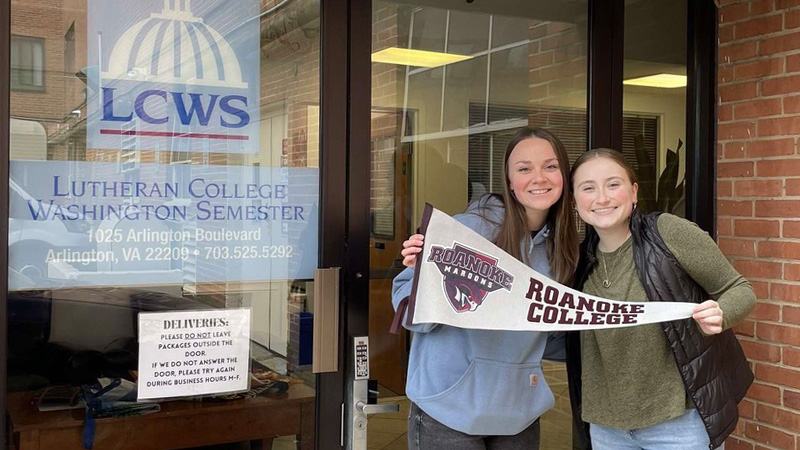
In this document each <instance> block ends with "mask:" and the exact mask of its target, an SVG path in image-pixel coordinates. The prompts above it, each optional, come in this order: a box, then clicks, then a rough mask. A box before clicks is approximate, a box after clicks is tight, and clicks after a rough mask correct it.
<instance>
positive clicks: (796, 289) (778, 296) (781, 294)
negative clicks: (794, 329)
mask: <svg viewBox="0 0 800 450" xmlns="http://www.w3.org/2000/svg"><path fill="white" fill-rule="evenodd" d="M775 278H779V277H775ZM769 289H770V290H769V295H770V297H772V298H773V299H774V300H783V301H785V302H792V303H800V285H796V284H783V283H774V282H773V283H772V285H771V286H770V288H769ZM798 331H800V330H798Z"/></svg>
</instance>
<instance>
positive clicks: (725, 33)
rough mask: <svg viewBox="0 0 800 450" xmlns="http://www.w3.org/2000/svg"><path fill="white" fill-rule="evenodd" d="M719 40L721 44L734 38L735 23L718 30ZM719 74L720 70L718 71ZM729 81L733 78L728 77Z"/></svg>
mask: <svg viewBox="0 0 800 450" xmlns="http://www.w3.org/2000/svg"><path fill="white" fill-rule="evenodd" d="M717 40H719V43H720V44H727V43H728V42H731V41H732V40H733V25H728V26H720V27H719V31H717ZM717 75H719V72H717ZM727 80H728V81H730V80H731V79H730V78H728V79H727Z"/></svg>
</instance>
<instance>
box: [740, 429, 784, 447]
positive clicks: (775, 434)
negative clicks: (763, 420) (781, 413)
mask: <svg viewBox="0 0 800 450" xmlns="http://www.w3.org/2000/svg"><path fill="white" fill-rule="evenodd" d="M745 435H746V436H747V437H749V438H751V439H755V440H756V441H758V442H761V443H764V444H769V445H771V446H773V447H777V448H784V449H788V448H793V447H794V436H792V435H791V434H789V433H786V432H783V431H780V430H776V429H775V428H770V427H767V426H764V425H762V424H760V423H759V424H757V423H748V424H747V426H746V431H745Z"/></svg>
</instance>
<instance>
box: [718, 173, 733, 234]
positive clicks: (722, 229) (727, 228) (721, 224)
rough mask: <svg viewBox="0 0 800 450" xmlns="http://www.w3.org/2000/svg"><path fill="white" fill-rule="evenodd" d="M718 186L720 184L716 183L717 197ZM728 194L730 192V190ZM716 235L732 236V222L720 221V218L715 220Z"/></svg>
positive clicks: (728, 220)
mask: <svg viewBox="0 0 800 450" xmlns="http://www.w3.org/2000/svg"><path fill="white" fill-rule="evenodd" d="M723 183H724V182H723ZM727 183H730V182H727ZM719 185H720V182H717V195H719ZM728 192H730V190H729V191H728ZM717 235H718V236H732V235H733V220H732V219H720V218H717Z"/></svg>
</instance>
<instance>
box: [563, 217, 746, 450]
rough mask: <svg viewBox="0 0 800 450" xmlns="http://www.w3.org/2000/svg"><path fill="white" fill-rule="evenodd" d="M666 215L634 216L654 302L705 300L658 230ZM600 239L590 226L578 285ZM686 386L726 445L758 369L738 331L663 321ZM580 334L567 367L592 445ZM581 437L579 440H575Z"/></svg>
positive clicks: (641, 268)
mask: <svg viewBox="0 0 800 450" xmlns="http://www.w3.org/2000/svg"><path fill="white" fill-rule="evenodd" d="M659 215H660V213H652V214H642V213H641V212H639V211H634V213H633V215H632V216H631V237H632V239H633V257H634V259H635V263H636V270H637V272H638V274H639V280H640V281H641V283H642V286H644V290H645V292H646V293H647V298H648V299H649V300H650V301H661V300H665V301H683V302H692V303H702V302H703V301H705V300H707V299H708V298H709V297H708V294H707V293H706V292H705V291H704V290H703V288H702V287H700V285H698V284H697V283H696V282H695V281H694V280H693V279H692V278H691V277H690V276H689V275H688V274H687V273H686V272H685V271H684V270H683V268H682V267H681V265H680V263H679V262H678V260H677V259H676V258H675V255H673V254H672V252H670V251H669V249H668V248H667V245H666V244H665V243H664V240H663V239H662V238H661V235H660V234H659V233H658V227H657V224H656V222H657V220H658V216H659ZM598 242H599V238H598V236H597V234H596V233H595V232H594V231H593V230H591V229H589V230H587V233H586V240H584V242H583V244H581V255H580V256H581V258H580V262H579V263H578V270H577V274H576V288H577V289H579V290H580V289H582V288H583V284H584V283H585V282H586V279H587V277H588V276H589V274H590V273H591V271H592V269H593V268H594V265H595V261H596V256H595V255H596V250H597V244H598ZM661 325H662V329H663V330H664V334H665V335H666V337H667V341H668V342H669V345H670V347H671V348H672V353H673V355H674V356H675V362H676V363H677V365H678V370H679V371H680V373H681V378H682V379H683V384H684V386H685V388H686V392H687V394H688V395H689V398H691V399H692V402H693V403H694V405H695V407H696V408H697V411H698V412H699V413H700V417H701V418H702V419H703V423H704V424H705V427H706V431H707V432H708V436H709V438H710V440H711V448H716V447H719V446H720V445H722V443H723V442H724V441H725V438H726V437H728V435H729V434H730V433H731V432H732V431H733V429H734V428H735V427H736V422H737V421H738V420H739V410H738V408H737V405H738V403H739V402H740V401H741V400H742V399H743V398H744V396H745V394H746V393H747V390H748V388H749V387H750V385H751V384H752V382H753V373H752V372H751V371H750V366H749V365H748V363H747V359H746V358H745V356H744V352H743V351H742V347H741V346H740V345H739V341H738V340H737V339H736V336H735V335H734V333H733V331H731V330H725V331H723V332H722V333H720V334H716V335H713V336H706V335H704V334H703V333H702V332H701V331H700V328H699V327H698V326H697V325H696V324H695V322H694V319H691V318H689V319H683V320H676V321H673V322H663V323H662V324H661ZM580 352H581V349H580V334H579V333H578V332H570V333H567V371H568V377H569V392H570V398H571V400H572V413H573V419H574V420H575V424H576V426H575V428H576V429H575V432H576V433H577V435H578V437H579V438H580V439H579V440H580V441H582V442H581V444H582V448H587V449H588V448H591V444H590V443H589V427H588V424H586V423H583V422H581V421H580V417H581V398H580V397H581V353H580ZM574 440H576V441H577V440H578V439H574Z"/></svg>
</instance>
